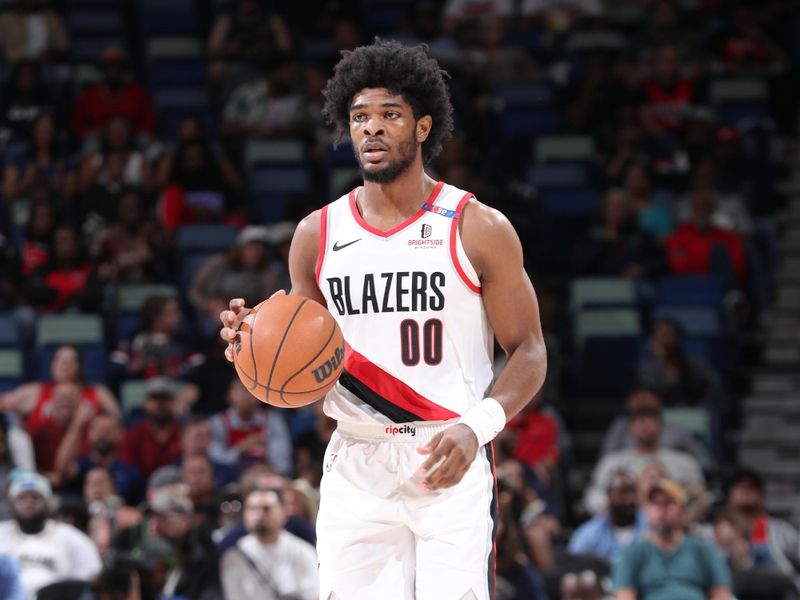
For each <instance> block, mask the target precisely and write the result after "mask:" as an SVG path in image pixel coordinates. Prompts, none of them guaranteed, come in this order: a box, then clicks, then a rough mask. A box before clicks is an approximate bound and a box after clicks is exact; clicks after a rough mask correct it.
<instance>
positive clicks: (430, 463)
mask: <svg viewBox="0 0 800 600" xmlns="http://www.w3.org/2000/svg"><path fill="white" fill-rule="evenodd" d="M417 452H419V453H420V454H429V455H430V456H428V459H427V460H426V461H425V462H424V463H423V464H422V466H421V467H420V470H421V471H422V473H423V474H424V475H425V476H426V477H425V479H424V480H423V481H422V484H421V485H422V486H423V487H425V488H426V489H429V490H441V489H444V488H449V487H452V486H454V485H455V484H457V483H458V482H459V481H461V478H462V477H464V473H466V472H467V469H469V466H470V465H471V464H472V461H473V460H475V454H476V453H477V452H478V438H477V437H475V433H474V432H473V431H472V429H470V428H469V427H467V426H466V425H463V424H461V423H456V424H455V425H453V426H452V427H448V428H447V429H445V430H444V431H442V432H441V433H437V434H436V435H435V436H433V439H432V440H431V441H430V442H428V444H427V445H426V446H423V447H421V448H417ZM440 461H441V464H439V466H438V467H436V468H435V469H434V468H433V467H434V465H436V464H437V463H439V462H440Z"/></svg>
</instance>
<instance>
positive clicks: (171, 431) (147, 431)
mask: <svg viewBox="0 0 800 600" xmlns="http://www.w3.org/2000/svg"><path fill="white" fill-rule="evenodd" d="M177 391H178V390H177V383H176V382H175V381H173V380H171V379H169V378H166V377H154V378H153V379H149V380H148V381H147V384H146V391H145V401H144V412H145V420H144V421H142V422H141V423H138V424H136V425H134V426H133V427H131V428H130V429H128V430H127V431H126V432H125V436H124V437H123V439H122V444H121V446H120V450H119V457H120V459H121V460H123V461H125V462H127V463H128V464H131V465H135V466H136V467H138V468H139V471H141V473H142V475H143V476H144V477H149V476H150V474H151V473H152V472H153V471H155V470H156V469H157V468H158V467H162V466H164V465H169V464H172V463H174V462H175V461H177V460H178V458H180V455H181V426H180V423H179V422H178V420H177V418H176V416H175V411H176V406H175V398H176V395H177Z"/></svg>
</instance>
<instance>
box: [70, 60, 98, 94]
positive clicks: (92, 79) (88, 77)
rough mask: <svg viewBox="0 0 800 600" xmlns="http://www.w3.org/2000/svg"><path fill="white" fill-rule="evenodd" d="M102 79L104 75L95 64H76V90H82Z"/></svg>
mask: <svg viewBox="0 0 800 600" xmlns="http://www.w3.org/2000/svg"><path fill="white" fill-rule="evenodd" d="M101 79H102V75H101V73H100V71H98V70H97V67H96V66H95V65H94V64H92V63H86V62H84V63H79V64H77V65H75V69H74V75H73V77H72V80H73V83H74V86H75V89H76V90H80V89H82V88H84V87H86V86H87V85H91V84H93V83H99V82H100V81H101Z"/></svg>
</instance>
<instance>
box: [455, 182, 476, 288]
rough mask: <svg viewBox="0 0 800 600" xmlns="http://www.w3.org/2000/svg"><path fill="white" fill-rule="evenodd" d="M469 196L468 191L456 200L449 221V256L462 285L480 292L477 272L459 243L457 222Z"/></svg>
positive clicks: (471, 196) (470, 195)
mask: <svg viewBox="0 0 800 600" xmlns="http://www.w3.org/2000/svg"><path fill="white" fill-rule="evenodd" d="M470 198H474V196H473V195H472V194H471V193H469V192H467V193H466V194H464V196H462V198H461V200H459V201H458V206H457V207H456V217H455V218H454V219H453V220H452V222H451V223H450V258H451V260H452V261H453V267H454V268H455V270H456V273H458V276H459V278H460V279H461V281H463V282H464V285H466V286H467V288H468V289H469V290H470V291H471V292H474V293H475V294H480V293H481V284H480V279H479V278H478V274H477V273H476V271H475V268H474V267H473V266H472V263H470V261H469V257H468V256H467V252H466V251H465V250H464V245H463V244H462V243H461V235H460V233H459V230H458V223H459V221H460V220H461V215H462V213H463V211H464V207H465V206H466V205H467V202H469V200H470Z"/></svg>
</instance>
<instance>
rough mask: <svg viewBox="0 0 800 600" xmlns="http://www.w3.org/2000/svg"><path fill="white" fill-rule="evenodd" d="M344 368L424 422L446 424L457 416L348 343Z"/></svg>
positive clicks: (374, 390) (383, 396) (346, 344)
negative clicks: (444, 422)
mask: <svg viewBox="0 0 800 600" xmlns="http://www.w3.org/2000/svg"><path fill="white" fill-rule="evenodd" d="M344 368H345V369H346V370H347V371H348V372H349V373H350V374H351V375H352V376H353V377H356V378H357V379H358V380H359V381H361V382H362V383H363V384H364V385H366V386H367V387H368V388H369V389H371V390H372V391H373V392H375V393H376V394H378V395H379V396H381V397H382V398H384V399H386V400H388V401H389V402H391V403H392V404H394V405H396V406H399V407H400V408H402V409H403V410H406V411H408V412H410V413H413V414H415V415H417V416H419V418H420V419H422V420H424V421H446V420H447V419H453V418H455V417H458V416H459V415H458V413H455V412H453V411H452V410H450V409H448V408H445V407H444V406H439V405H438V404H436V403H435V402H433V401H431V400H428V399H427V398H426V397H425V396H423V395H421V394H419V393H418V392H417V391H416V390H414V389H412V388H411V387H409V386H408V385H407V384H406V383H404V382H402V381H400V380H399V379H398V378H397V377H395V376H393V375H390V374H389V373H387V372H386V371H384V370H383V369H381V368H380V367H379V366H378V365H376V364H374V363H372V362H370V361H369V359H367V358H366V357H364V356H362V355H361V354H359V353H358V352H356V351H355V350H353V348H352V347H351V346H350V345H349V344H348V343H346V342H345V355H344Z"/></svg>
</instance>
